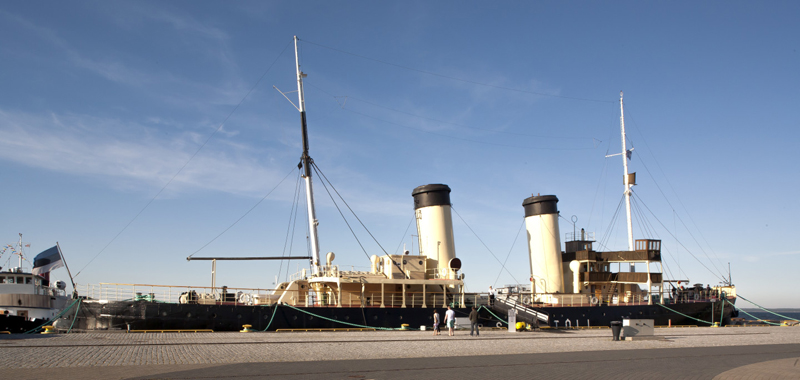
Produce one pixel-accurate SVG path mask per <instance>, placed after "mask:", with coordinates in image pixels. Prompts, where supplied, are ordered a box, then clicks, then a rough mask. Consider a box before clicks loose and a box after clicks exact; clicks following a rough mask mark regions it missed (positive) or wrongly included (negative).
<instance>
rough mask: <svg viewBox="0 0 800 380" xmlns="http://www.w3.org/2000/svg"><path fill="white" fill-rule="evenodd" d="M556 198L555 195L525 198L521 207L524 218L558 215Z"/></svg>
mask: <svg viewBox="0 0 800 380" xmlns="http://www.w3.org/2000/svg"><path fill="white" fill-rule="evenodd" d="M556 203H558V197H556V196H555V195H537V196H533V197H530V198H525V200H524V201H522V206H523V207H525V217H526V218H527V217H529V216H534V215H544V214H558V205H556Z"/></svg>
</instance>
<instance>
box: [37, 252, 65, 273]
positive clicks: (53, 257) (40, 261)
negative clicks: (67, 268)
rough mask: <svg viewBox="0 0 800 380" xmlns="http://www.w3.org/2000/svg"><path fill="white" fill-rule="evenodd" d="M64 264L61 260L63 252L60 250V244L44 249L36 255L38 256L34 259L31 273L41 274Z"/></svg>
mask: <svg viewBox="0 0 800 380" xmlns="http://www.w3.org/2000/svg"><path fill="white" fill-rule="evenodd" d="M63 266H64V261H63V260H61V254H60V253H59V252H58V246H53V248H49V249H47V250H44V251H42V253H40V254H38V255H36V257H35V258H34V259H33V270H32V271H31V273H33V274H34V275H40V274H42V273H47V272H50V271H52V270H54V269H56V268H61V267H63Z"/></svg>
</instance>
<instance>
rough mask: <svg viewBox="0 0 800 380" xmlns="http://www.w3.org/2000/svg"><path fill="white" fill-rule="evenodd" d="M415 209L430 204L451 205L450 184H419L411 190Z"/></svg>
mask: <svg viewBox="0 0 800 380" xmlns="http://www.w3.org/2000/svg"><path fill="white" fill-rule="evenodd" d="M411 195H412V196H413V197H414V209H415V210H416V209H420V208H423V207H428V206H450V186H447V185H442V184H431V185H424V186H419V187H417V188H416V189H414V191H412V192H411Z"/></svg>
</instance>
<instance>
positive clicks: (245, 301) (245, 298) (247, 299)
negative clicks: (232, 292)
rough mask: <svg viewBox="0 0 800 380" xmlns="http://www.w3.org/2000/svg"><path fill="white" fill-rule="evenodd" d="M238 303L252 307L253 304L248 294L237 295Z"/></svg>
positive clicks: (251, 297)
mask: <svg viewBox="0 0 800 380" xmlns="http://www.w3.org/2000/svg"><path fill="white" fill-rule="evenodd" d="M239 303H241V304H245V305H252V304H253V296H252V295H250V294H248V293H242V294H239Z"/></svg>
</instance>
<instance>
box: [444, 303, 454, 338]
mask: <svg viewBox="0 0 800 380" xmlns="http://www.w3.org/2000/svg"><path fill="white" fill-rule="evenodd" d="M444 321H445V323H446V324H447V328H448V329H449V332H450V333H449V334H448V335H450V336H453V335H454V334H453V330H455V328H456V312H455V311H453V309H452V308H451V307H450V306H448V307H447V312H445V313H444Z"/></svg>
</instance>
